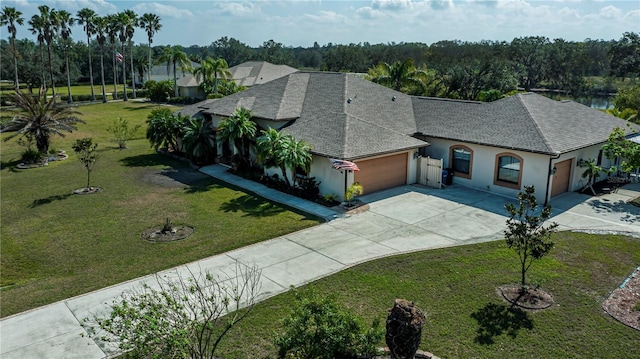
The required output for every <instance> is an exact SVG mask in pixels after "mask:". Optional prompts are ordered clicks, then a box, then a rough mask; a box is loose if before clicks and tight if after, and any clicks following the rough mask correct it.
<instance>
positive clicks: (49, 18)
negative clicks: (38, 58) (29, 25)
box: [38, 5, 56, 102]
mask: <svg viewBox="0 0 640 359" xmlns="http://www.w3.org/2000/svg"><path fill="white" fill-rule="evenodd" d="M38 10H40V15H39V20H38V21H39V22H40V24H41V25H42V37H43V38H44V41H45V42H46V43H47V54H48V57H49V76H50V78H51V91H52V95H53V101H54V102H55V101H56V83H55V79H54V76H53V60H52V59H51V44H52V43H53V40H54V39H55V34H56V24H55V19H54V16H55V10H52V9H50V8H49V7H48V6H47V5H40V6H38Z"/></svg>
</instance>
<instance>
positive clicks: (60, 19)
mask: <svg viewBox="0 0 640 359" xmlns="http://www.w3.org/2000/svg"><path fill="white" fill-rule="evenodd" d="M53 14H54V16H53V19H54V22H55V26H56V29H57V31H58V32H59V33H60V37H61V38H62V46H63V47H64V61H65V68H66V71H67V94H68V99H67V102H68V103H72V102H73V97H72V96H71V77H70V76H69V37H70V36H71V26H73V24H74V23H75V21H76V19H75V18H73V17H72V16H71V13H69V12H68V11H67V10H58V11H55V12H53Z"/></svg>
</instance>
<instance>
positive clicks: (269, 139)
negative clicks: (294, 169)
mask: <svg viewBox="0 0 640 359" xmlns="http://www.w3.org/2000/svg"><path fill="white" fill-rule="evenodd" d="M261 133H262V136H260V137H258V139H257V141H256V147H257V150H258V151H257V158H256V159H257V161H258V163H259V164H261V165H263V166H265V167H267V168H268V167H278V168H280V171H281V172H282V177H283V178H284V180H285V181H286V182H287V184H288V183H289V179H288V177H287V167H286V166H285V164H284V162H283V158H282V153H283V152H284V151H283V147H284V146H286V145H287V144H288V141H287V140H286V139H285V136H286V135H283V134H282V133H281V132H278V130H275V129H273V128H271V127H269V129H268V130H266V131H265V130H263V131H261Z"/></svg>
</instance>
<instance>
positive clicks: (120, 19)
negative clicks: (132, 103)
mask: <svg viewBox="0 0 640 359" xmlns="http://www.w3.org/2000/svg"><path fill="white" fill-rule="evenodd" d="M116 20H117V25H118V39H119V40H120V46H121V47H122V53H121V55H122V56H123V57H124V54H125V51H124V44H125V43H126V41H127V24H128V23H129V16H128V15H127V14H126V13H123V12H119V13H118V14H117V15H116ZM119 61H121V62H122V89H123V90H122V92H124V94H123V95H122V101H128V100H129V98H128V97H127V66H126V62H125V61H124V58H123V59H121V60H119Z"/></svg>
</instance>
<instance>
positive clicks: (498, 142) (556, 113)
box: [413, 93, 625, 154]
mask: <svg viewBox="0 0 640 359" xmlns="http://www.w3.org/2000/svg"><path fill="white" fill-rule="evenodd" d="M413 109H414V112H415V113H416V123H417V129H418V131H419V132H421V133H423V134H425V135H427V136H432V137H440V138H446V139H452V140H458V141H464V142H471V143H479V144H484V145H489V146H495V147H502V148H511V149H518V150H523V151H529V152H537V153H545V154H555V153H558V152H560V153H564V152H569V151H573V150H576V149H579V148H584V147H587V146H591V145H594V144H598V143H602V142H603V141H605V140H606V139H607V137H608V136H609V133H611V131H612V130H613V129H614V128H615V127H616V126H617V127H625V121H624V120H621V119H619V118H617V117H614V116H611V115H608V114H605V113H603V112H601V111H598V110H595V109H592V108H589V107H587V106H584V105H581V104H578V103H576V102H573V101H556V100H552V99H549V98H546V97H544V96H540V95H537V94H533V93H525V94H518V95H515V96H511V97H508V98H505V99H501V100H498V101H495V102H490V103H481V102H470V101H456V100H445V99H435V98H421V97H415V98H413Z"/></svg>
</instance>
